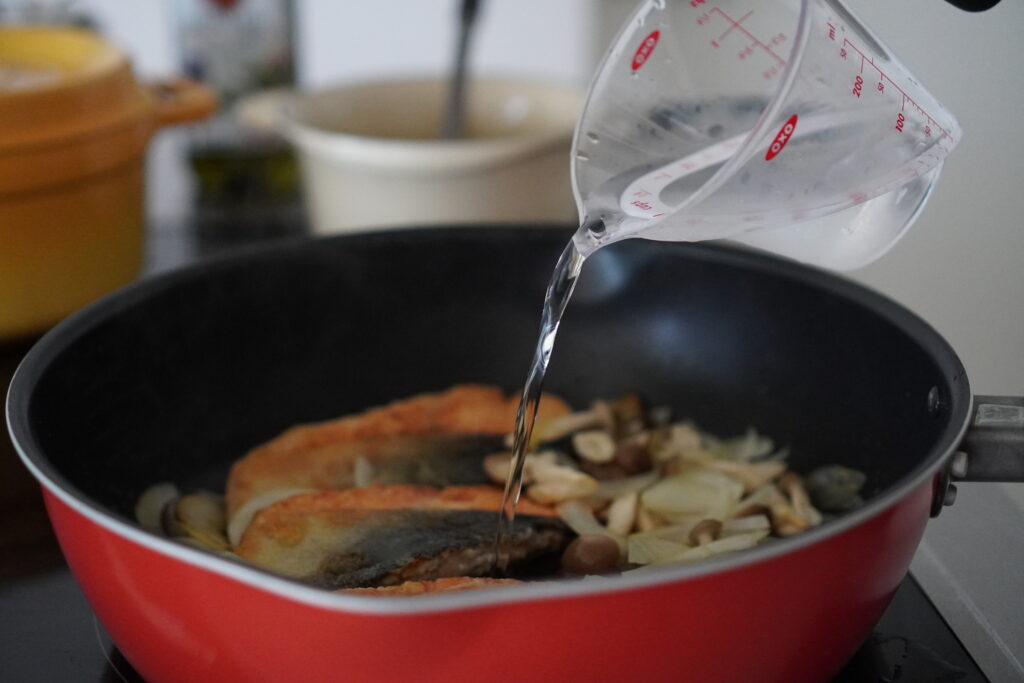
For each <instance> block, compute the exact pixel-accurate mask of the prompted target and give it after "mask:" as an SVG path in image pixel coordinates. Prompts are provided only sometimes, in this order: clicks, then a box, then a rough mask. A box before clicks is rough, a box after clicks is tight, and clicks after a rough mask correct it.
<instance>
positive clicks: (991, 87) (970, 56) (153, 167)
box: [0, 0, 1024, 680]
mask: <svg viewBox="0 0 1024 683" xmlns="http://www.w3.org/2000/svg"><path fill="white" fill-rule="evenodd" d="M242 1H243V3H244V2H246V1H248V0H242ZM252 1H254V2H255V0H252ZM203 4H209V2H208V0H134V1H132V2H125V1H124V0H78V1H67V2H47V3H40V2H25V1H20V2H19V1H16V0H0V12H2V14H0V21H10V20H11V19H13V18H18V17H19V16H20V17H25V16H29V15H31V14H32V13H33V12H35V13H37V14H36V16H44V15H46V14H47V13H48V12H53V11H57V12H59V13H61V14H62V16H65V17H67V16H72V17H74V20H75V21H77V22H80V23H84V24H88V25H91V26H93V27H95V28H96V29H97V30H99V31H101V32H102V33H103V34H104V35H105V36H106V37H107V38H109V39H110V40H111V41H113V42H114V43H115V44H116V45H118V46H120V47H121V48H122V49H123V50H124V51H125V52H127V53H128V54H129V55H130V56H131V58H132V60H133V62H134V65H135V69H136V72H137V74H138V75H139V76H140V77H141V78H142V79H143V80H152V79H157V78H165V77H168V76H171V75H173V74H176V73H180V72H181V71H182V66H183V64H184V63H185V61H186V55H185V52H186V51H187V49H188V42H187V36H188V31H185V30H183V28H182V19H183V18H185V19H186V20H187V19H188V17H189V16H190V15H189V12H194V11H195V8H196V6H198V5H203ZM221 4H225V5H230V4H233V3H232V2H231V1H230V0H223V1H222V2H221ZM270 4H271V5H274V4H277V3H275V2H271V3H270ZM281 4H286V5H287V11H288V17H289V19H288V22H289V25H288V28H286V29H283V30H284V31H285V33H284V34H282V35H285V36H286V38H287V40H288V41H290V44H291V51H292V54H293V57H294V71H293V73H289V74H287V75H286V76H285V77H283V80H284V81H288V80H291V81H293V83H294V85H297V86H298V87H301V88H320V87H324V86H329V85H335V84H338V83H342V82H347V81H356V80H359V81H362V80H369V79H373V78H375V77H380V76H406V75H410V74H412V75H440V74H442V73H444V72H445V71H446V69H447V68H448V66H449V64H450V61H451V56H452V50H453V48H452V45H453V41H454V36H455V31H456V26H457V24H456V21H455V17H456V16H457V2H455V0H388V2H386V3H382V2H333V1H328V0H295V1H294V2H292V3H281ZM847 4H848V6H849V7H850V8H852V9H853V10H854V11H855V12H856V13H858V14H859V15H860V16H861V18H862V19H863V20H864V22H865V23H866V24H867V25H868V26H870V27H871V28H873V29H874V30H875V32H876V33H878V34H879V36H880V37H881V38H882V39H883V40H884V41H885V42H886V43H887V44H888V45H889V47H891V48H892V50H893V51H894V52H895V53H896V54H897V55H898V56H899V57H900V59H901V60H902V61H903V62H904V63H905V64H906V65H907V66H908V67H909V68H910V70H911V71H912V72H913V73H914V74H915V75H916V76H917V77H918V78H919V79H920V80H921V82H922V83H923V84H924V85H925V86H926V87H927V88H928V89H929V90H930V91H931V92H932V93H933V94H934V95H935V96H936V98H937V99H938V100H939V101H940V102H942V103H943V104H944V105H946V106H947V107H948V108H949V110H951V111H952V112H953V113H954V114H955V115H956V116H957V117H958V119H959V121H960V123H961V125H962V127H963V130H964V136H963V140H962V142H961V143H960V145H959V147H958V148H957V149H956V150H955V152H954V153H953V154H952V156H951V157H950V159H949V161H948V163H947V165H946V169H945V172H944V174H943V176H942V178H941V180H940V182H939V185H938V188H937V190H936V192H935V194H934V195H933V197H932V199H931V201H930V203H929V205H928V206H927V207H926V208H925V210H924V212H923V214H922V215H921V217H920V218H919V219H918V221H917V223H916V225H915V226H914V228H913V229H912V230H911V231H910V232H909V234H908V235H907V236H906V237H905V238H904V239H903V240H902V242H901V243H899V244H898V245H897V246H896V247H895V248H894V249H893V250H892V251H891V252H890V253H889V254H888V255H887V256H885V257H884V258H882V259H881V260H880V261H879V262H877V263H876V264H873V265H871V266H870V267H868V268H866V269H864V270H862V271H859V272H855V273H852V274H851V277H853V278H854V279H856V280H859V281H861V282H863V283H866V284H867V285H869V286H871V287H874V288H876V289H879V290H881V291H882V292H884V293H886V294H888V295H889V296H891V297H892V298H894V299H896V300H897V301H899V302H901V303H902V304H904V305H906V306H908V307H909V308H911V309H912V310H914V311H915V312H916V313H918V314H919V315H920V316H922V317H923V318H924V319H925V320H927V321H929V322H930V323H931V324H932V325H933V326H934V327H936V328H937V329H938V331H939V332H940V333H941V334H943V335H944V336H945V337H946V338H947V339H948V340H949V341H950V342H951V343H952V345H953V347H954V348H955V349H957V351H958V352H959V353H960V355H961V357H962V358H963V361H964V363H965V365H966V367H967V370H968V375H969V377H970V380H971V383H972V388H973V390H974V393H975V394H1017V395H1020V394H1024V222H1022V218H1021V217H1022V216H1024V190H1022V189H1021V187H1022V176H1024V163H1022V159H1024V143H1022V135H1021V132H1020V127H1019V125H1018V123H1019V120H1020V116H1021V112H1024V87H1022V85H1024V60H1022V58H1021V56H1020V47H1019V44H1020V36H1021V34H1022V33H1024V3H1022V2H1020V1H1019V0H1003V1H1002V2H1001V3H1000V4H999V5H997V6H996V7H995V8H993V9H991V10H989V11H987V12H983V13H979V14H969V13H965V12H962V11H960V10H957V9H955V8H954V7H952V6H950V5H949V4H947V3H945V2H943V0H899V2H893V1H892V0H848V2H847ZM633 5H634V3H633V2H632V1H631V0H559V1H558V2H551V1H550V0H488V1H486V2H484V3H483V4H482V8H481V13H480V17H479V22H478V31H477V34H476V36H475V39H474V42H473V45H472V57H471V62H472V66H471V72H472V73H473V74H477V75H508V76H516V77H525V78H531V79H537V80H543V81H553V82H556V83H566V84H576V85H579V86H580V87H583V86H584V85H585V84H586V82H587V81H588V80H589V78H590V75H591V73H592V72H593V70H594V68H595V66H596V64H597V61H598V59H599V58H600V55H601V54H602V52H603V51H604V49H605V47H606V46H607V44H608V43H609V42H610V40H611V39H612V37H613V35H614V33H615V31H616V30H617V27H618V26H619V25H620V24H621V23H622V21H623V19H624V18H625V16H626V15H627V14H628V12H629V11H630V10H631V8H632V7H633ZM194 135H195V132H194V131H190V130H188V129H174V130H167V131H164V132H161V133H160V134H159V135H158V136H157V138H156V139H155V141H154V144H153V145H152V147H151V149H150V153H149V162H148V164H149V176H148V178H147V182H148V186H147V212H148V217H149V232H150V241H151V245H152V244H164V245H174V246H173V247H172V251H173V250H174V249H177V250H179V253H170V254H168V253H167V252H166V250H164V251H161V252H160V253H159V254H156V252H154V258H155V259H156V260H157V261H158V263H156V264H151V265H150V267H151V269H153V268H157V269H158V268H162V267H170V266H172V265H173V264H174V262H175V260H176V259H186V258H189V257H192V256H194V254H191V253H188V252H189V250H192V249H196V248H198V247H196V246H195V245H193V244H191V243H190V242H189V241H188V240H181V239H178V237H179V236H176V235H173V234H172V235H168V234H167V231H175V230H180V229H181V227H180V226H181V216H182V214H183V212H187V211H188V209H189V207H192V206H194V205H195V203H196V200H197V183H196V178H195V176H194V174H193V172H192V170H191V168H190V166H189V164H188V162H187V160H186V159H185V155H184V153H183V150H184V149H185V146H186V145H187V144H188V140H189V139H190V136H192V139H194ZM568 163H569V161H568V158H567V159H566V164H567V165H568ZM0 248H2V245H0ZM959 488H960V492H959V498H958V500H957V502H956V506H955V509H954V510H952V511H948V512H947V513H944V514H943V515H941V516H940V517H939V518H938V519H937V520H934V522H933V523H932V524H931V525H930V526H929V528H928V532H927V536H926V542H925V544H924V545H923V546H922V548H921V550H920V552H919V553H918V557H917V558H916V559H915V563H914V567H913V571H914V573H915V575H916V576H917V577H918V579H919V580H920V581H921V583H922V585H923V586H924V587H925V589H926V590H927V591H928V592H929V595H930V596H931V597H932V599H933V600H934V601H935V602H936V603H937V605H938V606H939V608H940V609H941V611H942V612H943V614H944V615H945V616H946V618H947V619H948V620H949V621H950V622H951V623H953V624H954V626H955V628H956V630H957V632H958V635H959V636H960V637H961V639H962V640H963V641H964V642H965V644H966V645H967V646H968V648H969V649H970V650H971V652H972V654H975V656H976V657H979V653H980V655H981V656H980V657H979V658H984V657H988V659H989V661H994V662H997V664H994V665H990V666H999V667H1002V668H1000V669H998V670H997V671H1000V672H1002V673H1010V674H1014V675H1018V676H1024V667H1022V666H1021V662H1022V661H1024V623H1022V622H1024V617H1022V616H1021V598H1020V596H1021V595H1022V594H1024V579H1022V572H1021V570H1020V568H1021V567H1024V542H1022V540H1024V532H1022V531H1021V529H1022V528H1024V524H1022V523H1024V485H1021V484H1013V485H1010V484H1006V485H996V486H990V485H979V484H974V485H964V484H961V485H960V487H959ZM990 675H991V674H990ZM993 680H1011V679H1010V678H1002V677H998V678H993ZM1014 680H1017V679H1014Z"/></svg>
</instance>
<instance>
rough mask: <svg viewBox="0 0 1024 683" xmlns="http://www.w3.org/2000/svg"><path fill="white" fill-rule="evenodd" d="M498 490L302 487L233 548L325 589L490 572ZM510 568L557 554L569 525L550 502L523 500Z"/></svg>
mask: <svg viewBox="0 0 1024 683" xmlns="http://www.w3.org/2000/svg"><path fill="white" fill-rule="evenodd" d="M501 497H502V492H501V491H499V490H498V489H496V488H494V487H491V486H453V487H449V488H446V489H441V490H438V489H435V488H432V487H429V486H417V485H373V486H368V487H365V488H358V489H348V490H346V491H316V492H311V493H305V494H300V495H297V496H293V497H291V498H287V499H285V500H283V501H280V502H278V503H275V504H274V505H271V506H270V507H268V508H266V509H264V510H261V511H260V512H259V513H257V514H256V516H255V517H254V518H253V520H252V523H251V524H250V525H249V527H248V528H247V529H246V531H245V533H244V535H243V536H242V539H241V541H240V542H239V544H238V545H237V546H236V547H235V548H234V551H235V552H236V553H237V554H238V555H239V556H241V557H243V558H244V559H246V560H248V561H250V562H252V563H253V564H256V565H258V566H261V567H263V568H265V569H268V570H271V571H274V572H277V573H279V574H283V575H285V576H290V577H292V578H295V579H298V580H300V581H304V582H306V583H309V584H312V585H315V586H321V587H324V588H334V589H338V588H355V587H362V586H371V585H373V586H390V585H396V584H400V583H402V582H404V581H408V580H432V579H438V578H446V577H458V576H463V577H465V576H482V575H486V574H488V573H490V571H491V567H492V563H493V558H494V535H495V530H496V527H497V521H498V517H497V515H498V510H499V508H500V506H501ZM518 512H519V514H517V516H516V521H515V524H514V527H513V533H512V538H511V544H510V547H511V562H510V564H511V566H513V567H514V566H515V565H516V564H520V563H523V562H527V561H530V560H532V559H535V558H539V557H541V556H544V555H548V554H552V553H558V552H561V550H562V549H563V548H564V547H565V546H566V545H567V544H568V543H569V541H570V540H571V539H572V535H573V534H572V532H571V531H569V529H568V527H566V526H565V524H564V523H562V521H561V520H560V519H558V518H557V513H556V511H555V509H554V508H552V507H550V506H545V505H538V504H536V503H532V502H531V501H526V500H524V501H521V502H520V505H519V510H518Z"/></svg>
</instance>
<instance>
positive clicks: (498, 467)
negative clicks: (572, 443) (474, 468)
mask: <svg viewBox="0 0 1024 683" xmlns="http://www.w3.org/2000/svg"><path fill="white" fill-rule="evenodd" d="M557 459H558V454H557V453H555V452H554V451H541V452H540V453H527V454H526V458H525V459H524V461H523V484H531V483H533V474H532V469H533V467H534V465H536V464H537V463H542V462H543V463H550V464H554V463H555V462H556V460H557ZM511 469H512V454H511V453H509V452H507V451H505V452H502V453H492V454H491V455H488V456H487V457H485V458H484V472H486V473H487V476H488V477H489V478H490V480H491V481H493V482H494V483H495V484H501V485H504V484H505V481H506V480H507V479H508V475H509V471H510V470H511Z"/></svg>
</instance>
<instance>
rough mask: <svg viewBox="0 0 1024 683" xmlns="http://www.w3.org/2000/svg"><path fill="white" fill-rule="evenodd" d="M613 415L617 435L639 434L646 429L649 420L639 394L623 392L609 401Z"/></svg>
mask: <svg viewBox="0 0 1024 683" xmlns="http://www.w3.org/2000/svg"><path fill="white" fill-rule="evenodd" d="M609 405H610V406H611V409H612V413H613V414H614V415H615V434H616V436H619V437H625V436H631V435H633V434H639V433H640V432H643V431H644V430H646V429H647V427H648V426H649V425H650V420H649V419H648V417H647V408H646V407H645V406H644V402H643V400H642V399H641V398H640V395H639V394H634V393H630V394H624V395H622V396H620V397H619V398H617V399H615V400H614V401H611V402H610V403H609Z"/></svg>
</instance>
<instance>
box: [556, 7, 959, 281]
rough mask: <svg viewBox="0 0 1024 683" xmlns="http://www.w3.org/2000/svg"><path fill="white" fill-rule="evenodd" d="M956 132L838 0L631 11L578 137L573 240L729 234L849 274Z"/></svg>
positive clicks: (925, 191) (902, 216) (922, 194)
mask: <svg viewBox="0 0 1024 683" xmlns="http://www.w3.org/2000/svg"><path fill="white" fill-rule="evenodd" d="M959 138H960V127H959V125H958V124H957V122H956V120H955V119H954V118H953V116H952V115H951V114H950V113H949V112H948V111H946V109H944V108H943V107H942V106H941V105H940V104H939V103H938V102H937V101H936V100H935V98H933V97H932V96H931V95H930V94H929V93H928V92H927V91H926V90H925V89H924V88H923V87H922V86H921V84H920V83H918V82H917V80H916V79H914V77H913V76H912V75H911V74H910V73H909V72H908V71H907V69H906V68H905V67H904V66H903V65H902V64H901V63H900V62H899V61H898V60H896V58H895V57H893V56H892V54H891V53H890V52H889V51H888V50H887V49H886V48H885V47H884V46H883V45H882V43H881V42H880V41H879V40H878V38H877V37H875V36H874V34H872V33H871V32H870V31H869V30H868V29H867V28H866V27H865V26H864V25H863V24H862V23H861V22H860V21H859V20H858V19H857V18H856V17H855V16H854V15H853V14H852V13H851V12H850V11H849V10H848V9H846V8H845V7H844V6H843V5H842V3H840V2H838V0H802V1H801V0H647V1H646V2H645V3H643V4H642V5H641V6H640V8H639V9H638V10H637V11H636V12H635V14H634V15H633V17H632V19H631V20H630V21H629V23H628V24H627V25H626V26H625V28H624V29H623V30H622V32H621V33H620V34H619V36H618V38H617V39H616V41H615V43H614V44H613V47H612V49H611V50H610V51H609V53H608V54H607V55H606V57H605V59H604V61H603V63H602V64H601V66H600V68H599V69H598V72H597V75H596V77H595V79H594V81H593V83H592V84H591V87H590V93H589V95H588V100H587V103H586V105H585V107H584V111H583V114H582V116H581V118H580V122H579V125H578V127H577V130H576V137H575V141H574V148H575V158H574V160H573V186H574V190H575V193H576V203H577V206H578V209H579V213H580V217H581V220H582V222H583V224H584V225H585V226H588V227H589V229H581V231H580V232H579V233H578V234H577V236H576V238H575V240H576V246H577V248H578V249H579V250H580V251H581V252H582V253H584V254H586V253H589V252H590V251H593V249H596V248H597V246H599V245H600V244H604V243H607V242H609V241H614V240H617V239H622V238H624V237H632V236H639V237H645V238H650V239H659V240H671V241H696V240H707V239H720V238H731V239H734V240H738V241H741V242H745V243H747V244H751V245H754V246H757V247H761V248H764V249H767V250H770V251H773V252H776V253H780V254H784V255H787V256H790V257H793V258H796V259H799V260H802V261H807V262H811V263H814V264H816V265H820V266H825V267H830V268H835V269H840V270H842V269H849V268H856V267H859V266H861V265H864V264H866V263H868V262H870V261H872V260H874V259H875V258H877V257H878V256H881V255H882V254H883V253H885V252H886V251H887V250H888V249H889V248H890V247H891V246H892V245H893V244H894V243H895V242H896V241H897V240H898V239H899V237H900V236H901V235H902V234H903V233H904V232H905V230H906V229H907V228H908V227H909V226H910V224H911V223H912V222H913V220H914V218H916V217H917V215H918V213H919V212H920V210H921V208H922V207H923V205H924V202H925V201H926V199H927V197H928V195H929V193H930V192H931V189H932V187H933V186H934V184H935V182H936V180H937V178H938V175H939V172H940V171H941V169H942V163H943V160H944V159H945V157H946V155H947V154H949V152H950V151H951V150H952V149H953V147H954V146H955V145H956V143H957V142H958V140H959Z"/></svg>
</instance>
